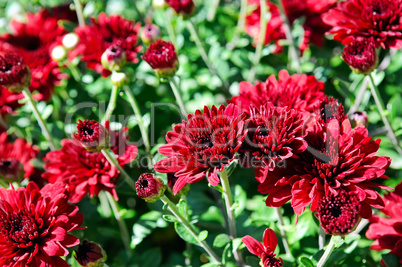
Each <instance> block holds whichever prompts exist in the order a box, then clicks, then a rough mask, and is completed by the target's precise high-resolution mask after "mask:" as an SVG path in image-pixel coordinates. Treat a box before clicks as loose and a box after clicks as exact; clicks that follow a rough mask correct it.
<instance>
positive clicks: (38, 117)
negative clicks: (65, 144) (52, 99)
mask: <svg viewBox="0 0 402 267" xmlns="http://www.w3.org/2000/svg"><path fill="white" fill-rule="evenodd" d="M22 93H23V94H24V97H25V99H26V100H27V101H28V104H29V105H30V106H31V109H32V112H33V114H34V116H35V118H36V120H37V121H38V124H39V127H40V128H41V130H42V134H43V136H45V138H46V140H47V142H48V144H49V148H50V150H55V149H56V146H55V145H54V142H53V139H52V136H51V135H50V132H49V130H48V129H47V126H46V124H45V123H44V121H43V119H42V117H41V115H40V114H39V111H38V108H37V107H36V104H35V101H34V99H33V97H32V94H31V92H30V91H29V89H28V88H24V89H23V90H22Z"/></svg>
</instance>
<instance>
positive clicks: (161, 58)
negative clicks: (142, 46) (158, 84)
mask: <svg viewBox="0 0 402 267" xmlns="http://www.w3.org/2000/svg"><path fill="white" fill-rule="evenodd" d="M142 59H143V60H145V61H146V62H147V63H148V64H149V65H150V66H151V68H152V69H153V70H154V71H155V73H156V75H158V77H160V78H170V77H173V76H174V75H175V73H176V71H177V69H178V68H179V59H178V58H177V53H176V50H175V48H174V45H173V44H172V43H170V42H166V41H163V40H158V41H156V42H154V43H152V44H150V45H149V47H148V49H147V51H146V52H145V53H144V55H143V56H142Z"/></svg>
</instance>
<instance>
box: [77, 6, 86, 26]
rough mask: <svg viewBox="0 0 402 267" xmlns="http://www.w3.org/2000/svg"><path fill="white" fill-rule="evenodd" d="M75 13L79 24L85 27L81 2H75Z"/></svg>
mask: <svg viewBox="0 0 402 267" xmlns="http://www.w3.org/2000/svg"><path fill="white" fill-rule="evenodd" d="M74 6H75V12H76V13H77V18H78V24H79V25H80V26H85V20H84V16H83V14H82V5H81V1H80V0H74Z"/></svg>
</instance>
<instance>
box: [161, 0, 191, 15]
mask: <svg viewBox="0 0 402 267" xmlns="http://www.w3.org/2000/svg"><path fill="white" fill-rule="evenodd" d="M165 2H166V4H168V5H169V6H170V7H171V8H173V9H174V11H175V12H176V13H177V14H179V15H183V16H185V17H187V16H190V15H192V14H193V12H194V8H195V5H194V1H193V0H165Z"/></svg>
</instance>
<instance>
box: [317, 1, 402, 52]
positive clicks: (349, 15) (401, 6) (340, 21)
mask: <svg viewBox="0 0 402 267" xmlns="http://www.w3.org/2000/svg"><path fill="white" fill-rule="evenodd" d="M323 20H324V22H326V23H327V24H328V25H331V26H333V28H332V29H331V30H330V31H329V32H330V33H333V34H335V36H334V39H335V40H338V41H340V42H342V44H349V43H351V42H353V41H354V40H356V39H359V38H366V39H368V40H369V41H370V42H372V43H374V44H375V46H376V47H380V46H381V47H383V48H396V49H399V48H402V1H401V0H347V1H341V2H338V4H337V6H336V7H334V8H332V9H330V10H329V11H328V13H326V14H324V15H323Z"/></svg>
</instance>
